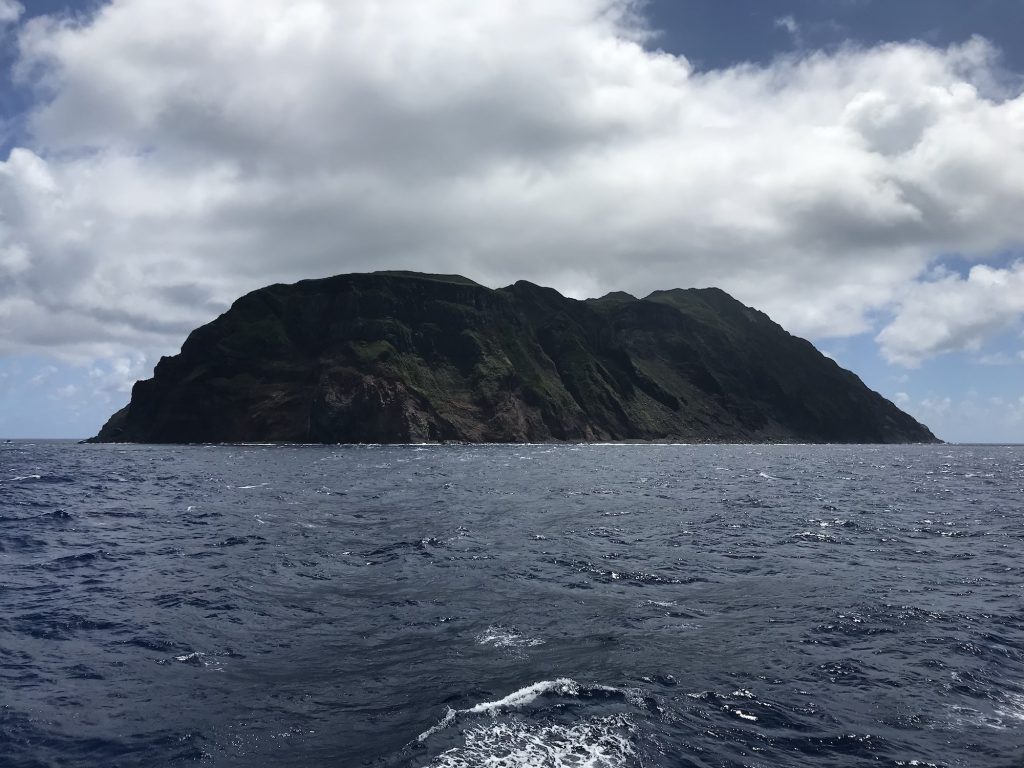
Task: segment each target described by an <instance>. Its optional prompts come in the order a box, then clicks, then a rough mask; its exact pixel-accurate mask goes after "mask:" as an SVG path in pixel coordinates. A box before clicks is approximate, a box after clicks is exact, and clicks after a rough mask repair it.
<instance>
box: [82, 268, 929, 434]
mask: <svg viewBox="0 0 1024 768" xmlns="http://www.w3.org/2000/svg"><path fill="white" fill-rule="evenodd" d="M93 439H94V440H96V441H103V442H121V441H125V442H154V443H168V442H170V443H178V442H181V443H185V442H322V443H341V442H346V443H348V442H355V443H358V442H372V443H407V442H433V441H469V442H524V441H530V442H544V441H561V440H572V441H594V440H601V441H604V440H682V441H789V440H792V441H801V442H933V441H935V437H934V435H932V433H931V432H930V431H928V429H927V428H926V427H924V426H922V425H921V424H919V423H918V422H917V421H915V420H914V419H913V418H911V417H910V416H908V415H907V414H905V413H903V412H902V411H900V410H899V409H898V408H897V407H896V406H895V405H893V404H892V403H890V402H889V401H888V400H885V399H884V398H883V397H881V395H878V394H877V393H875V392H872V391H871V390H869V389H868V388H867V387H865V386H864V384H863V383H862V382H861V381H860V379H858V378H857V377H856V376H855V375H854V374H852V373H850V372H849V371H846V370H843V369H842V368H840V367H839V366H838V365H836V364H835V363H834V362H833V361H832V360H829V359H828V358H826V357H824V356H823V355H821V354H820V353H819V352H818V351H817V350H816V349H815V348H814V347H813V346H812V345H811V344H810V343H808V342H806V341H804V340H802V339H798V338H796V337H794V336H791V335H790V334H788V333H787V332H786V331H784V330H783V329H782V328H781V327H779V326H778V325H776V324H775V323H773V322H772V321H771V320H770V319H769V318H768V317H767V316H766V315H764V314H763V313H761V312H758V311H757V310H754V309H751V308H749V307H746V306H744V305H743V304H740V303H739V302H738V301H736V300H735V299H732V298H731V297H730V296H728V295H727V294H725V293H724V292H722V291H719V290H717V289H703V290H673V291H658V292H655V293H653V294H651V295H650V296H648V297H646V298H644V299H636V298H634V297H632V296H630V295H629V294H625V293H615V294H609V295H608V296H605V297H603V298H601V299H591V300H588V301H575V300H573V299H567V298H565V297H564V296H561V295H560V294H559V293H557V292H556V291H554V290H552V289H550V288H542V287H540V286H537V285H533V284H531V283H527V282H519V283H516V284H515V285H512V286H509V287H507V288H501V289H498V290H491V289H488V288H485V287H483V286H480V285H477V284H476V283H473V282H472V281H470V280H467V279H465V278H461V277H457V276H432V275H420V274H416V273H372V274H354V275H341V276H338V277H332V278H327V279H324V280H306V281H302V282H300V283H296V284H294V285H272V286H269V287H267V288H262V289H260V290H258V291H254V292H253V293H250V294H248V295H246V296H243V297H242V298H240V299H239V300H238V301H236V302H235V303H234V305H233V306H232V307H231V309H229V310H228V311H227V312H225V313H224V314H223V315H221V316H220V317H219V318H217V319H216V320H214V321H213V322H212V323H209V324H208V325H205V326H203V327H201V328H198V329H197V330H195V331H193V332H192V334H191V335H190V336H189V337H188V339H187V340H186V341H185V344H184V345H183V346H182V350H181V353H180V354H179V355H176V356H174V357H170V358H163V359H162V360H161V361H160V363H159V364H158V365H157V367H156V370H155V372H154V376H153V378H152V379H149V380H146V381H140V382H138V383H137V384H136V385H135V387H134V389H133V390H132V399H131V402H130V403H129V404H128V406H126V407H125V408H124V409H122V410H121V411H118V412H117V413H116V414H114V415H113V416H112V417H111V418H110V420H109V421H108V422H107V424H106V425H105V426H104V427H103V429H102V430H101V431H100V434H99V435H98V436H97V437H95V438H93Z"/></svg>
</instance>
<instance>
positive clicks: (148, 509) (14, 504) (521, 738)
mask: <svg viewBox="0 0 1024 768" xmlns="http://www.w3.org/2000/svg"><path fill="white" fill-rule="evenodd" d="M1022 554H1024V447H998V446H950V445H939V446H750V445H743V446H722V445H701V446H689V445H679V446H662V445H645V446H632V445H606V446H597V445H586V446H584V445H558V446H551V445H507V446H504V445H503V446H402V447H382V446H363V447H357V446H352V447H343V446H289V447H281V446H255V445H254V446H128V445H77V444H75V443H71V442H36V443H32V442H13V443H6V444H3V445H0V765H2V766H3V767H4V768H29V766H104V767H107V766H146V767H147V768H149V767H151V766H177V765H191V764H193V763H199V764H209V765H213V766H222V765H223V766H303V768H312V767H319V766H338V767H340V768H348V767H349V766H382V767H387V768H398V767H406V766H409V767H411V766H416V767H417V768H422V767H425V766H437V767H438V768H442V767H443V768H460V767H463V766H465V767H469V766H481V767H484V766H486V767H487V768H507V767H509V766H517V767H518V766H522V767H526V766H529V767H530V768H563V767H565V766H573V767H583V766H588V767H590V768H613V767H615V768H618V767H620V766H621V767H624V768H633V767H637V766H644V767H647V768H654V767H661V766H666V767H668V766H672V767H675V766H684V767H690V766H692V767H698V766H699V767H700V768H712V767H714V768H733V767H736V768H738V767H739V766H748V767H750V768H754V767H755V766H756V767H766V768H767V767H768V766H773V767H774V766H806V767H807V768H811V767H813V768H822V766H844V767H846V766H893V767H896V766H971V767H972V768H973V767H974V766H998V767H1007V768H1008V767H1009V766H1020V765H1024V599H1022V598H1024V557H1022Z"/></svg>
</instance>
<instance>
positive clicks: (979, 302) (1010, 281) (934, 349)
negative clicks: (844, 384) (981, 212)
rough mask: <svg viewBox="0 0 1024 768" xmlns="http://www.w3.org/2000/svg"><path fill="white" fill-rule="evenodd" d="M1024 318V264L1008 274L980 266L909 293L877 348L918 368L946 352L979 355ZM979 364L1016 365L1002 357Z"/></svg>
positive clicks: (915, 286) (1008, 270) (984, 359)
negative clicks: (985, 344)
mask: <svg viewBox="0 0 1024 768" xmlns="http://www.w3.org/2000/svg"><path fill="white" fill-rule="evenodd" d="M1022 315H1024V261H1021V262H1017V263H1016V264H1013V265H1011V266H1010V267H1008V268H1006V269H997V268H993V267H987V266H984V265H978V266H975V267H973V268H971V271H970V273H969V274H968V275H967V277H966V278H961V277H959V276H958V275H945V276H943V277H940V278H939V279H935V280H931V281H929V282H924V283H917V284H915V285H914V286H913V287H911V288H910V289H909V290H908V292H907V295H906V296H905V298H904V299H903V300H902V302H901V303H900V306H899V310H898V314H897V316H896V319H895V320H894V321H893V322H892V324H890V325H889V326H888V327H886V328H885V329H884V330H883V331H882V332H881V333H880V334H879V335H878V342H879V344H880V345H881V348H882V353H883V354H884V355H885V357H886V358H888V359H889V360H890V361H892V362H896V363H900V364H903V365H909V366H914V365H917V364H918V363H919V362H920V361H921V360H922V359H924V358H927V357H933V356H935V355H939V354H942V353H945V352H951V351H956V350H964V349H969V350H978V349H980V347H981V345H982V343H983V342H984V341H985V339H986V338H988V337H990V336H992V335H993V334H995V333H997V332H999V331H1004V330H1006V329H1007V328H1010V327H1012V326H1013V325H1014V324H1015V323H1017V322H1018V321H1019V319H1020V318H1021V316H1022ZM981 362H983V363H987V364H997V365H998V364H1004V365H1005V364H1009V363H1011V362H1012V359H1011V358H1010V357H1009V356H1008V355H1006V354H1005V353H1003V354H999V355H985V356H982V358H981Z"/></svg>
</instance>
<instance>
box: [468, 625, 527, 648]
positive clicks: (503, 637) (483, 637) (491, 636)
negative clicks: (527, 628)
mask: <svg viewBox="0 0 1024 768" xmlns="http://www.w3.org/2000/svg"><path fill="white" fill-rule="evenodd" d="M476 641H477V642H478V643H479V644H480V645H493V646H494V647H495V648H533V647H536V646H538V645H544V641H543V640H541V639H539V638H536V637H527V636H526V635H522V634H520V633H519V631H518V630H517V629H516V628H515V627H503V626H501V625H497V624H494V625H491V626H489V627H488V628H487V629H485V630H484V631H483V632H481V633H480V634H479V635H478V636H477V638H476Z"/></svg>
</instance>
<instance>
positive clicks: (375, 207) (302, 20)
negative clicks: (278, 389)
mask: <svg viewBox="0 0 1024 768" xmlns="http://www.w3.org/2000/svg"><path fill="white" fill-rule="evenodd" d="M632 11H633V3H632V2H629V1H628V0H525V1H523V0H519V1H517V2H511V0H492V1H490V2H485V3H482V2H478V1H477V0H432V1H431V2H430V3H423V2H420V1H419V0H391V1H390V2H386V3H377V2H372V3H367V2H327V1H326V0H220V1H219V2H217V3H212V4H211V3H208V2H206V1H205V0H115V1H114V2H112V3H111V4H110V5H108V6H106V7H104V8H103V9H102V10H101V11H99V12H98V13H97V15H96V16H95V17H94V18H92V19H91V20H87V21H85V22H68V21H60V20H54V19H33V20H31V21H29V22H27V23H26V24H25V25H24V27H23V29H22V32H21V39H20V44H21V51H22V58H21V61H20V62H19V67H18V71H19V73H20V77H21V78H22V80H23V81H24V82H25V83H27V84H30V85H32V86H33V87H35V88H37V89H38V92H39V93H40V97H41V99H43V100H42V101H41V103H40V106H39V107H38V108H37V109H36V111H35V112H34V114H33V115H32V116H31V119H30V121H29V124H30V127H31V131H32V140H31V142H29V143H28V144H29V146H26V147H24V148H21V149H18V150H16V151H14V152H12V153H11V156H10V158H9V159H8V160H7V162H6V163H0V323H2V324H3V327H4V329H5V334H4V339H3V340H2V341H0V352H2V351H4V350H8V351H10V350H16V349H24V348H39V347H43V346H45V347H49V348H50V349H52V350H54V351H56V352H60V353H63V354H65V355H76V356H78V357H80V358H89V357H90V356H97V355H105V356H112V357H113V356H119V355H123V354H124V353H125V352H126V350H138V351H140V353H143V354H146V355H152V354H154V353H158V352H168V351H172V350H173V349H174V348H175V347H176V345H177V344H178V343H180V341H181V339H182V338H183V337H184V334H185V333H186V332H187V330H188V329H190V328H191V327H193V326H194V325H196V324H198V323H199V322H202V321H205V320H207V319H209V318H210V317H211V316H213V315H214V314H215V313H216V312H217V311H219V310H220V309H222V308H223V307H224V306H226V304H227V302H229V301H230V300H231V299H233V298H235V297H236V296H237V295H239V294H240V293H242V292H244V291H245V290H249V289H252V288H255V287H258V286H260V285H263V284H266V283H269V282H273V281H278V280H295V279H300V278H304V277H313V276H320V275H327V274H334V273H338V272H345V271H355V270H365V269H375V268H385V267H401V268H414V269H415V268H418V269H425V270H430V271H446V272H462V273H465V274H468V275H469V276H470V277H474V278H476V279H478V280H481V281H483V282H486V283H489V284H492V285H501V284H506V283H508V282H511V281H513V280H516V279H519V278H526V279H531V280H534V281H536V282H541V283H546V284H550V285H554V286H555V287H557V288H560V289H561V290H563V291H566V292H569V293H572V294H575V295H585V294H597V293H602V292H604V291H607V290H612V289H623V290H628V291H630V292H632V293H635V294H644V293H646V292H648V291H650V290H653V289H656V288H664V287H674V286H688V285H719V286H721V287H723V288H725V289H726V290H729V291H730V292H732V293H733V294H734V295H736V296H737V297H739V298H741V299H742V300H744V301H746V302H748V303H751V304H754V305H756V306H758V307H760V308H762V309H764V310H765V311H767V312H769V314H771V315H772V316H773V317H775V318H776V319H777V320H779V321H780V322H782V323H783V324H784V325H785V326H786V327H787V328H789V329H790V330H792V331H794V332H797V333H801V334H809V335H815V336H823V335H829V334H849V333H856V332H860V331H863V330H865V329H867V328H869V327H871V324H872V317H873V315H874V313H876V312H878V311H879V310H884V309H885V308H887V307H889V306H891V305H892V304H893V302H896V301H898V300H900V301H903V307H904V314H901V315H900V317H899V318H898V319H897V321H896V324H895V325H894V328H895V330H892V329H889V331H887V332H886V333H888V334H889V335H888V337H886V338H888V339H890V340H891V341H889V342H887V343H888V347H887V348H888V349H890V350H895V351H896V352H895V354H896V355H897V357H898V356H900V355H902V356H903V357H904V358H907V359H910V358H912V357H914V355H915V354H916V355H918V356H919V355H921V354H931V353H932V352H934V351H941V349H942V342H941V340H940V341H938V342H930V341H928V339H924V341H923V342H922V343H920V344H918V346H917V347H916V348H915V347H914V346H913V343H912V341H911V340H909V335H908V334H904V333H903V332H902V331H901V328H903V327H905V326H906V324H907V323H908V322H909V321H908V320H907V318H912V317H913V306H914V305H913V300H912V296H913V290H911V292H910V294H908V293H907V286H909V285H912V284H913V281H914V279H915V278H916V277H917V276H918V275H919V274H921V273H922V271H923V270H924V269H925V268H926V267H927V266H928V264H929V263H930V262H931V260H932V259H933V258H934V256H935V255H936V254H938V253H939V252H951V251H954V252H960V253H963V254H965V256H966V257H968V258H977V259H982V258H985V257H987V256H988V255H989V254H990V253H991V252H993V251H996V250H999V249H1002V248H1006V247H1008V245H1010V244H1015V243H1020V242H1024V223H1022V221H1021V218H1020V216H1019V211H1020V210H1022V208H1024V96H1021V94H1020V93H1019V91H1017V92H1010V93H1005V92H1001V91H999V90H998V89H997V88H996V85H995V84H997V83H998V67H997V66H996V65H995V63H994V52H993V51H992V50H991V49H990V48H989V46H988V45H987V44H986V43H984V42H983V41H981V40H977V39H975V40H972V41H970V42H968V43H967V44H965V45H963V46H958V47H953V48H950V49H945V50H943V49H935V48H931V47H928V46H925V45H922V44H903V45H889V46H883V47H878V48H872V49H866V50H861V49H856V48H848V49H845V50H841V51H838V52H835V53H832V54H825V53H816V54H811V55H807V56H804V57H792V58H785V59H780V60H778V61H776V62H774V63H773V64H771V65H769V66H767V67H763V68H758V67H753V66H749V65H744V66H740V67H736V68H733V69H729V70H721V71H713V72H706V73H697V72H694V71H693V70H692V69H691V67H690V66H689V64H688V63H687V61H686V60H685V59H683V58H677V57H673V56H670V55H667V54H664V53H660V52H652V51H650V50H647V49H645V48H644V46H643V39H644V32H643V30H642V29H640V28H639V27H638V26H637V22H636V18H635V14H634V13H633V12H632ZM922 290H930V288H929V287H928V286H925V288H924V289H922ZM908 296H909V298H908ZM908 313H909V314H908ZM914 349H917V350H918V352H916V353H915V352H914V351H913V350H914ZM894 359H895V358H894Z"/></svg>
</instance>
